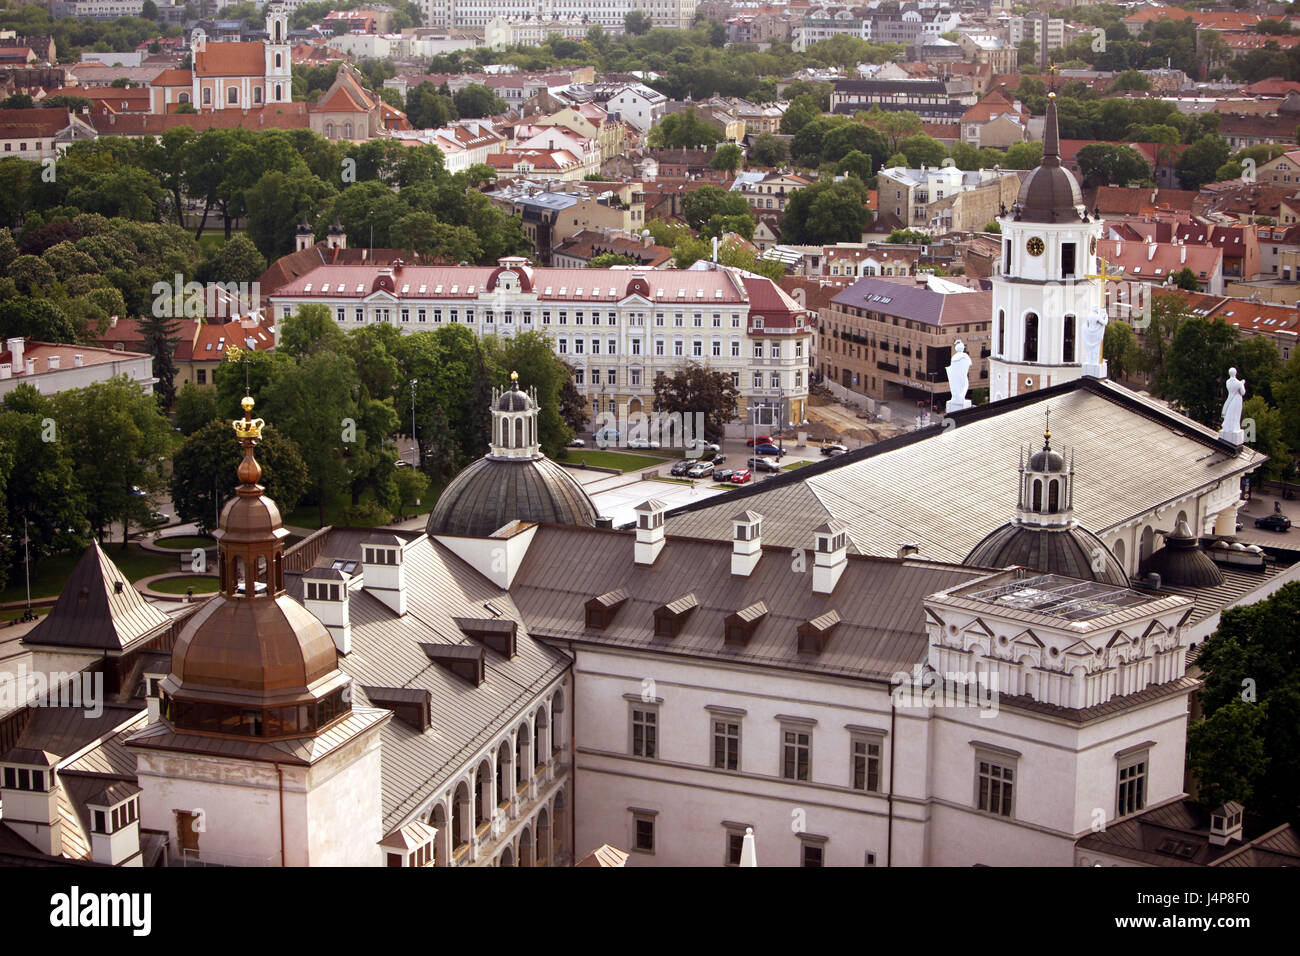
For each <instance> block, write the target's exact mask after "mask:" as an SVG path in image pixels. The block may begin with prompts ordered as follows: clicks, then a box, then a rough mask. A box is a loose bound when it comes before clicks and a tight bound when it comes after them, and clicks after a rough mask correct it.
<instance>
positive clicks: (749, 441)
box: [745, 435, 772, 448]
mask: <svg viewBox="0 0 1300 956" xmlns="http://www.w3.org/2000/svg"><path fill="white" fill-rule="evenodd" d="M756 442H757V444H759V445H770V444H772V436H771V435H759V436H758V438H757V439H754V438H746V439H745V444H746V445H749V446H750V447H751V448H752V447H753V446H754V444H755V443H756Z"/></svg>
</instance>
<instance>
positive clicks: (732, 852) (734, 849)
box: [726, 830, 745, 866]
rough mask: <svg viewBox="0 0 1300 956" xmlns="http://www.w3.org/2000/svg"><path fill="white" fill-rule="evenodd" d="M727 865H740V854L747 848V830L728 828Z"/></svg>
mask: <svg viewBox="0 0 1300 956" xmlns="http://www.w3.org/2000/svg"><path fill="white" fill-rule="evenodd" d="M726 847H727V855H726V865H727V866H740V854H741V851H742V850H744V848H745V831H744V830H728V831H727V844H726Z"/></svg>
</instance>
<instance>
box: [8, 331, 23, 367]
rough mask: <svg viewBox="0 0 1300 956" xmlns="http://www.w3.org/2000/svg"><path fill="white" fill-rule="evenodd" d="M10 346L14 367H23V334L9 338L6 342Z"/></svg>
mask: <svg viewBox="0 0 1300 956" xmlns="http://www.w3.org/2000/svg"><path fill="white" fill-rule="evenodd" d="M5 344H6V345H8V346H9V353H10V356H11V357H10V361H12V362H13V364H14V368H22V367H23V345H24V343H23V339H22V338H21V336H19V337H15V338H12V339H9V340H7V341H6V342H5Z"/></svg>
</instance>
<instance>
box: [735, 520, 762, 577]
mask: <svg viewBox="0 0 1300 956" xmlns="http://www.w3.org/2000/svg"><path fill="white" fill-rule="evenodd" d="M731 526H732V529H733V530H732V533H731V573H732V574H734V575H739V576H740V577H742V578H747V577H749V575H750V574H751V572H753V570H754V568H755V567H757V566H758V559H759V558H761V557H762V556H763V516H762V515H761V514H759V513H758V512H756V511H742V512H741V513H740V514H738V515H736V516H735V517H734V518H732V519H731Z"/></svg>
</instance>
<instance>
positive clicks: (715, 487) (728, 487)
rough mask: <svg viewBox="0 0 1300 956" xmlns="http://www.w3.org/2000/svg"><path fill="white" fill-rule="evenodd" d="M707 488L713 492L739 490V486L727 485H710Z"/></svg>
mask: <svg viewBox="0 0 1300 956" xmlns="http://www.w3.org/2000/svg"><path fill="white" fill-rule="evenodd" d="M709 487H710V488H712V489H713V490H714V491H731V490H732V489H733V488H739V487H741V486H740V485H733V484H731V483H727V484H725V485H710V486H709Z"/></svg>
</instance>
